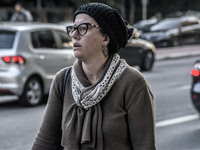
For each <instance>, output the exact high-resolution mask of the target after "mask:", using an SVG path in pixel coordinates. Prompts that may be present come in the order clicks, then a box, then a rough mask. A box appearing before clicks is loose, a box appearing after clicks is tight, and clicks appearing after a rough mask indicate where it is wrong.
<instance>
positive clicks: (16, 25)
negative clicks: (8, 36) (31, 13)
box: [0, 22, 65, 31]
mask: <svg viewBox="0 0 200 150" xmlns="http://www.w3.org/2000/svg"><path fill="white" fill-rule="evenodd" d="M42 28H44V29H48V28H50V29H62V30H65V27H64V26H62V25H58V24H53V23H41V22H0V29H4V30H6V29H7V30H18V31H27V30H35V29H42Z"/></svg>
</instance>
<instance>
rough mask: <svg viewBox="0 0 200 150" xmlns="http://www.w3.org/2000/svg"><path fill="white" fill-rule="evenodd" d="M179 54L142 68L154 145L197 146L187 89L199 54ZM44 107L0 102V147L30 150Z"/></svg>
mask: <svg viewBox="0 0 200 150" xmlns="http://www.w3.org/2000/svg"><path fill="white" fill-rule="evenodd" d="M188 49H190V50H191V49H192V48H191V47H188ZM176 51H180V49H179V50H178V49H177V50H176ZM191 51H192V50H191ZM159 53H165V56H166V55H171V54H172V51H171V50H165V49H162V50H159ZM176 53H178V52H176ZM179 54H181V53H180V52H179ZM159 56H161V54H160V55H159ZM188 56H189V54H188ZM163 57H164V55H163ZM178 58H179V59H177V58H176V59H174V57H173V59H169V56H167V57H166V58H163V59H164V60H163V59H158V60H157V61H156V63H155V66H154V68H153V70H152V71H150V72H143V74H144V76H145V77H146V79H147V81H148V83H149V84H150V86H151V89H152V91H153V94H154V98H155V111H156V140H157V148H158V150H199V149H200V138H199V137H200V121H199V119H198V116H197V112H196V111H195V109H194V107H193V105H192V103H191V102H190V93H189V90H190V83H191V76H190V70H191V67H192V64H193V62H194V61H195V60H196V59H198V58H199V57H198V56H191V57H186V56H181V55H179V57H178ZM44 109H45V104H43V105H41V106H38V107H34V108H24V107H21V106H19V105H18V104H17V103H16V102H10V103H4V104H0V120H1V121H0V150H29V149H30V147H31V145H32V142H33V140H34V137H35V136H36V134H37V131H38V129H39V126H40V124H41V121H42V117H43V112H44Z"/></svg>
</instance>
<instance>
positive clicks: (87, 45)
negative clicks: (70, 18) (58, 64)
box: [72, 13, 108, 61]
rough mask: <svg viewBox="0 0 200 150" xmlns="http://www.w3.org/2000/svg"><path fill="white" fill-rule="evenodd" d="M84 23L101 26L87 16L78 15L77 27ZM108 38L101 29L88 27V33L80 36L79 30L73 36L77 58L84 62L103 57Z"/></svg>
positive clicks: (75, 24)
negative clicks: (103, 48)
mask: <svg viewBox="0 0 200 150" xmlns="http://www.w3.org/2000/svg"><path fill="white" fill-rule="evenodd" d="M82 23H90V24H93V25H96V26H99V25H98V24H97V22H96V21H95V20H94V19H93V18H92V17H90V16H89V15H87V14H84V13H82V14H78V15H77V16H76V18H75V21H74V26H75V27H77V26H78V25H80V24H82ZM106 39H107V38H106V36H105V35H103V34H102V33H101V31H100V29H99V28H97V27H92V26H90V25H89V26H88V30H87V33H86V34H85V35H83V36H81V35H79V33H78V32H77V30H76V31H75V32H74V33H73V35H72V42H73V50H74V55H75V57H76V58H78V59H80V60H82V61H88V60H91V59H97V58H100V57H102V56H103V53H102V46H103V45H107V44H108V40H106Z"/></svg>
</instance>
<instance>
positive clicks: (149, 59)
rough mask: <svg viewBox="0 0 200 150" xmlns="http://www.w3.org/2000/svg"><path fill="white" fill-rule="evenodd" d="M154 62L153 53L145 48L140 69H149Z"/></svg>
mask: <svg viewBox="0 0 200 150" xmlns="http://www.w3.org/2000/svg"><path fill="white" fill-rule="evenodd" d="M153 63H154V54H153V52H152V51H150V50H147V51H146V52H145V53H144V57H143V63H142V65H141V66H140V69H141V71H150V70H151V69H152V67H153Z"/></svg>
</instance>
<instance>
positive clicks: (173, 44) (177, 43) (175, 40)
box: [172, 38, 180, 46]
mask: <svg viewBox="0 0 200 150" xmlns="http://www.w3.org/2000/svg"><path fill="white" fill-rule="evenodd" d="M179 45H180V44H179V41H178V38H174V39H173V40H172V46H179Z"/></svg>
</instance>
